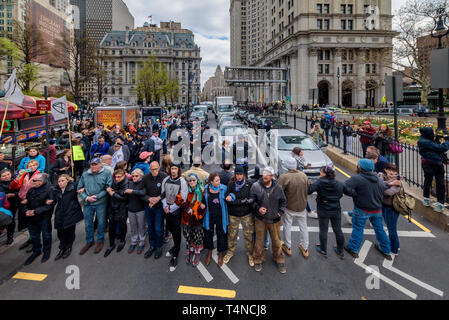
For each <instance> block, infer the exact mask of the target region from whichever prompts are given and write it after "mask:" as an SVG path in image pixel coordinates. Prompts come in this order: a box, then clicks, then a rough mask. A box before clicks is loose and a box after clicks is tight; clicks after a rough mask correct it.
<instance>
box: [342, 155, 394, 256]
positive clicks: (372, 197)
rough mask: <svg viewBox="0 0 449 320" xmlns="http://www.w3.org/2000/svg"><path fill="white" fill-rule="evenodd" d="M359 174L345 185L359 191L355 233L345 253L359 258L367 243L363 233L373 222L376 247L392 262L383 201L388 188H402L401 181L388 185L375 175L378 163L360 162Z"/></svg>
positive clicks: (353, 215)
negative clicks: (394, 186) (363, 246)
mask: <svg viewBox="0 0 449 320" xmlns="http://www.w3.org/2000/svg"><path fill="white" fill-rule="evenodd" d="M357 172H358V174H357V175H356V176H353V177H352V178H350V179H349V180H347V181H346V182H345V185H346V187H347V188H350V189H353V190H354V191H355V195H354V196H353V200H354V210H353V211H352V213H350V215H351V216H352V234H351V238H350V239H349V241H348V243H347V245H346V246H345V250H346V251H347V252H348V253H349V254H350V255H351V256H353V257H354V258H358V252H359V250H360V247H361V246H362V242H363V231H364V229H365V225H366V221H367V220H369V221H370V223H371V225H372V226H373V229H374V232H375V233H376V239H377V241H378V242H379V243H378V244H377V243H376V244H375V248H376V249H377V250H378V251H379V252H380V253H381V254H382V255H383V256H384V257H385V258H386V259H388V260H392V258H391V255H390V254H391V245H390V240H389V239H388V237H387V234H386V233H385V230H384V227H383V224H382V198H383V194H384V191H385V190H387V189H388V186H393V185H400V181H395V182H392V183H389V184H388V185H386V184H385V183H384V182H383V181H382V180H381V179H380V178H379V177H378V176H377V175H376V173H375V172H374V162H373V161H372V160H368V159H361V160H360V161H359V163H358V166H357Z"/></svg>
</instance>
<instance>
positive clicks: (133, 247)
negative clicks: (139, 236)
mask: <svg viewBox="0 0 449 320" xmlns="http://www.w3.org/2000/svg"><path fill="white" fill-rule="evenodd" d="M136 247H137V245H135V244H132V245H130V246H129V249H128V253H129V254H131V253H133V252H134V250H136Z"/></svg>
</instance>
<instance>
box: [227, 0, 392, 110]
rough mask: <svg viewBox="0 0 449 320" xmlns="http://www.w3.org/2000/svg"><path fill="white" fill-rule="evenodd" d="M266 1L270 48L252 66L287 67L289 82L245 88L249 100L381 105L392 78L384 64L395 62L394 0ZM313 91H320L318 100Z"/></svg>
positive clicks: (267, 42)
mask: <svg viewBox="0 0 449 320" xmlns="http://www.w3.org/2000/svg"><path fill="white" fill-rule="evenodd" d="M265 2H266V3H267V5H268V8H267V11H266V12H267V14H266V16H267V19H266V22H267V39H266V48H265V52H264V55H263V58H261V59H259V60H258V61H257V62H255V63H252V64H251V65H252V66H256V67H277V68H283V69H285V70H286V72H287V74H288V79H289V83H288V84H271V85H267V86H265V87H263V88H254V89H252V88H251V89H249V90H248V89H245V90H243V91H244V92H246V96H247V97H246V98H247V99H248V98H249V97H261V96H263V101H264V102H265V103H271V102H273V101H278V100H283V99H287V100H288V97H290V99H291V100H290V101H291V103H292V104H294V105H302V104H308V105H311V104H312V102H314V103H318V104H320V105H343V106H347V107H351V106H360V105H370V106H377V105H380V104H381V102H382V98H383V96H384V95H385V84H384V79H385V75H386V74H387V75H390V74H391V69H390V68H389V66H388V63H386V61H388V62H389V63H391V60H392V59H391V55H392V48H393V44H392V39H393V38H394V37H395V35H396V33H395V32H394V31H393V30H392V18H393V17H392V15H391V12H392V8H391V0H332V1H330V0H310V1H299V0H266V1H265ZM231 27H232V24H231ZM232 33H233V32H232V30H231V34H232ZM231 46H232V42H231ZM231 52H233V49H232V48H231ZM310 89H318V96H317V97H315V100H314V101H312V99H311V97H309V90H310Z"/></svg>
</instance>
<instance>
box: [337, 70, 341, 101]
mask: <svg viewBox="0 0 449 320" xmlns="http://www.w3.org/2000/svg"><path fill="white" fill-rule="evenodd" d="M337 85H338V88H337V91H338V101H337V107H339V108H340V67H338V68H337Z"/></svg>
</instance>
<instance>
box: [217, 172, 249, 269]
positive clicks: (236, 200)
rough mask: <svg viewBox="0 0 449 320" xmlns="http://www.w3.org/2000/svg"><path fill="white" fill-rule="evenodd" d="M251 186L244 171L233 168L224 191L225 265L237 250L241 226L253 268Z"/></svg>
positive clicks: (247, 253)
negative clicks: (232, 173)
mask: <svg viewBox="0 0 449 320" xmlns="http://www.w3.org/2000/svg"><path fill="white" fill-rule="evenodd" d="M251 186H252V184H251V183H250V182H249V181H248V179H246V177H245V171H244V170H243V168H242V167H241V166H237V167H236V168H235V175H234V177H232V178H231V180H230V181H229V183H228V187H227V191H226V202H227V205H228V213H229V225H228V251H227V252H226V255H225V257H224V258H223V263H225V264H227V263H228V262H229V260H231V258H232V257H233V256H234V254H235V250H236V248H237V236H238V233H239V226H240V224H242V227H243V236H244V238H245V250H246V255H247V256H248V263H249V265H250V267H254V259H253V251H254V216H253V211H254V210H253V208H252V203H253V199H251Z"/></svg>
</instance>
